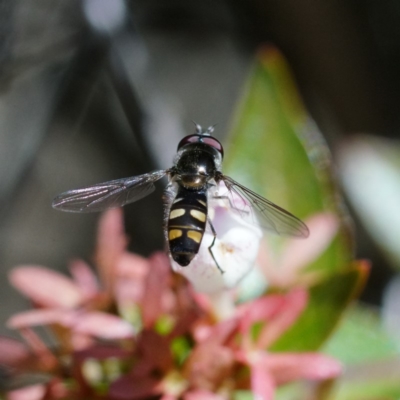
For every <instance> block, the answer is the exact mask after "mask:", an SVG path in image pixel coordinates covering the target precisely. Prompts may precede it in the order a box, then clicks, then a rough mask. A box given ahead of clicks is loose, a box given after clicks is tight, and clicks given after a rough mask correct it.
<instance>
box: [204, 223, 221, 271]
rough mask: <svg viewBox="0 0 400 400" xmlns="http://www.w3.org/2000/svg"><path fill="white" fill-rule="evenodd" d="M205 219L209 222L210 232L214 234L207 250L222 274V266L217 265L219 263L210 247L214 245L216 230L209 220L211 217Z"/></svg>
mask: <svg viewBox="0 0 400 400" xmlns="http://www.w3.org/2000/svg"><path fill="white" fill-rule="evenodd" d="M207 219H208V223H209V224H210V228H211V232H212V234H213V235H214V238H213V241H212V243H211V245H210V246H209V247H208V251H209V252H210V254H211V257H212V258H213V260H214V262H215V265H216V266H217V268H218V269H219V270H220V272H221V274H223V273H224V272H225V271H223V270H222V268H221V267H220V266H219V264H218V262H217V260H216V258H215V256H214V253H213V251H212V248H213V247H214V244H215V240H216V239H217V232H216V231H215V228H214V225H213V224H212V222H211V219H210V218H207Z"/></svg>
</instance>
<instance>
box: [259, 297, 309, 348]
mask: <svg viewBox="0 0 400 400" xmlns="http://www.w3.org/2000/svg"><path fill="white" fill-rule="evenodd" d="M307 301H308V293H307V291H305V290H304V289H295V290H292V291H291V292H290V293H288V294H287V295H286V296H285V297H284V302H283V303H282V305H281V306H280V308H279V312H277V313H276V314H274V316H273V318H271V319H270V320H269V321H268V324H266V325H265V326H264V328H263V329H262V330H261V332H260V335H259V337H258V339H257V347H258V348H259V349H266V348H267V347H268V346H270V345H271V344H272V343H273V342H275V340H277V339H278V338H279V337H280V336H281V335H282V334H283V332H285V331H286V330H287V329H288V328H290V326H292V325H293V324H294V323H295V322H296V320H297V318H298V317H299V316H300V314H301V313H302V312H303V310H304V308H305V307H306V305H307Z"/></svg>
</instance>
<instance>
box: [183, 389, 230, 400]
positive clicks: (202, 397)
mask: <svg viewBox="0 0 400 400" xmlns="http://www.w3.org/2000/svg"><path fill="white" fill-rule="evenodd" d="M183 398H184V400H225V399H226V397H224V396H220V395H218V394H215V393H212V392H209V391H207V390H193V391H190V392H188V393H186V394H185V395H184V396H183Z"/></svg>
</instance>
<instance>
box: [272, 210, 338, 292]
mask: <svg viewBox="0 0 400 400" xmlns="http://www.w3.org/2000/svg"><path fill="white" fill-rule="evenodd" d="M306 223H307V225H308V227H309V229H310V236H309V237H308V239H307V240H298V239H289V240H288V241H287V244H286V246H285V249H284V252H283V253H282V254H281V258H280V261H279V262H278V264H279V270H280V271H282V274H281V279H282V282H281V285H285V284H289V283H291V282H290V280H291V278H292V277H295V276H296V273H297V272H298V271H299V270H300V269H302V268H304V267H306V266H307V265H308V264H310V263H311V262H312V261H314V260H315V259H316V258H317V257H318V256H319V255H320V254H321V253H322V252H323V251H324V250H325V249H326V248H327V247H328V245H329V244H330V243H331V241H332V239H333V237H334V236H335V234H336V232H337V230H338V229H339V219H338V218H337V217H336V216H335V215H334V214H331V213H320V214H315V215H313V216H312V217H311V218H309V219H307V221H306Z"/></svg>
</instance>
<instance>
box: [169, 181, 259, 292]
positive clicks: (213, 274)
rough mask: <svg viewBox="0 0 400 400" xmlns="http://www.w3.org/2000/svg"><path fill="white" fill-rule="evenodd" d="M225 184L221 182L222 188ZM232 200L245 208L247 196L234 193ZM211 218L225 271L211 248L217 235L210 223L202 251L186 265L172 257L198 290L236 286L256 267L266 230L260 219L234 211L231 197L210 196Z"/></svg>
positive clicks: (179, 271)
mask: <svg viewBox="0 0 400 400" xmlns="http://www.w3.org/2000/svg"><path fill="white" fill-rule="evenodd" d="M224 187H225V186H224V185H223V184H220V189H224ZM224 192H225V191H223V192H222V193H224ZM231 202H232V203H233V206H241V207H242V208H243V200H242V199H241V198H239V197H238V196H236V195H234V194H233V195H232V197H231ZM243 215H246V214H243ZM209 218H210V219H211V221H212V224H213V226H214V228H215V231H216V233H217V238H216V241H215V244H214V246H213V248H212V252H213V254H214V257H215V259H216V260H217V262H218V265H219V267H220V268H221V270H222V271H223V272H221V270H220V269H219V268H218V266H217V265H216V263H215V261H214V259H213V257H212V256H211V254H210V251H209V247H210V245H211V243H212V241H213V239H214V235H213V234H212V231H211V229H210V227H209V226H208V224H207V228H206V232H205V233H204V236H203V240H202V243H201V246H200V250H199V253H198V254H197V255H196V257H195V258H194V259H193V261H192V262H191V263H190V264H189V265H188V266H187V267H182V266H180V265H179V264H178V263H176V262H175V261H174V260H172V258H171V264H172V268H173V270H174V271H175V272H178V273H180V274H182V275H184V276H185V277H186V278H187V279H188V280H189V281H190V282H191V283H192V284H193V286H194V288H195V289H196V290H197V291H198V292H202V293H217V292H220V291H222V290H224V289H230V288H234V287H236V286H237V285H238V284H239V282H240V281H241V280H242V279H243V278H244V277H245V276H246V275H247V274H248V273H249V272H250V270H251V269H252V268H253V266H254V264H255V262H256V258H257V254H258V250H259V246H260V240H261V238H262V231H261V229H260V228H259V227H258V226H257V223H253V224H250V223H248V222H246V220H245V218H241V217H240V214H239V213H237V212H234V211H232V209H231V206H230V202H229V201H228V199H223V200H213V199H212V198H211V196H210V200H209ZM253 221H254V219H253Z"/></svg>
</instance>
